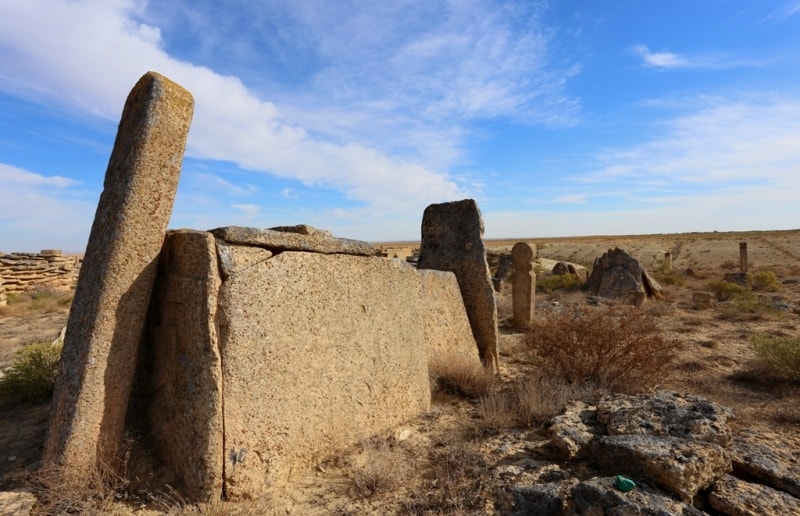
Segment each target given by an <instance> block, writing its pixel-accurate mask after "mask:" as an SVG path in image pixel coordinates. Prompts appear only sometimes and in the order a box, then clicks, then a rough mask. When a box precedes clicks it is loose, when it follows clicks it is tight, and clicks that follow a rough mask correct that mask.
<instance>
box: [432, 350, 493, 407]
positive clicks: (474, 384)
mask: <svg viewBox="0 0 800 516" xmlns="http://www.w3.org/2000/svg"><path fill="white" fill-rule="evenodd" d="M428 371H429V373H428V374H429V377H430V382H431V390H432V391H434V392H435V391H443V392H449V393H451V394H457V395H459V396H465V397H467V398H478V397H480V396H483V395H485V394H486V393H487V392H489V391H490V390H491V388H492V386H493V385H494V382H495V378H494V375H492V374H491V373H490V372H489V371H487V370H486V368H484V367H483V365H482V364H481V363H480V361H478V360H477V358H475V357H473V358H472V359H470V358H469V357H466V356H464V355H459V354H456V353H450V354H447V355H445V356H441V357H436V358H434V359H433V360H431V364H430V366H429V368H428Z"/></svg>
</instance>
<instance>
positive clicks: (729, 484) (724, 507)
mask: <svg viewBox="0 0 800 516" xmlns="http://www.w3.org/2000/svg"><path fill="white" fill-rule="evenodd" d="M708 501H709V503H710V504H711V507H712V508H714V509H716V510H718V511H720V513H722V514H729V515H731V516H761V515H763V514H800V500H799V499H797V498H795V497H794V496H792V495H790V494H788V493H784V492H783V491H778V490H777V489H772V488H771V487H767V486H762V485H759V484H751V483H750V482H745V481H743V480H739V479H738V478H736V477H734V476H731V475H725V476H724V477H722V478H721V479H719V480H718V481H717V482H716V483H715V484H714V487H713V488H712V489H711V492H710V493H709V495H708Z"/></svg>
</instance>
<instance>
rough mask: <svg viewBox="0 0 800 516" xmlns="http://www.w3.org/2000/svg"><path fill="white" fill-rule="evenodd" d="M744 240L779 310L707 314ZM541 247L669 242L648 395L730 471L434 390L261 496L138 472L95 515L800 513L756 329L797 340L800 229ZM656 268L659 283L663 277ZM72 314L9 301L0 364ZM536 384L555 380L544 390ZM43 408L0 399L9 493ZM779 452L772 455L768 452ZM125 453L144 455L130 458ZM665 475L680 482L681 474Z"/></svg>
mask: <svg viewBox="0 0 800 516" xmlns="http://www.w3.org/2000/svg"><path fill="white" fill-rule="evenodd" d="M742 241H746V242H747V243H748V252H749V257H750V268H751V270H755V271H758V270H771V271H773V272H774V273H775V274H776V275H777V276H778V278H779V280H780V282H781V285H780V290H779V291H778V292H774V293H763V294H762V296H763V298H764V304H765V306H766V305H769V307H770V308H769V309H768V310H763V311H758V312H748V311H743V310H741V309H739V308H737V307H734V306H732V305H731V304H730V303H719V304H717V305H716V306H713V307H711V308H707V309H698V308H697V307H696V304H695V303H694V302H693V300H692V296H693V294H694V293H695V292H698V291H703V290H705V289H706V286H707V284H708V282H709V281H710V280H713V279H721V278H722V277H723V276H724V274H725V273H729V272H736V271H737V270H738V266H739V242H742ZM513 243H514V241H511V240H509V241H507V242H498V241H495V242H488V245H489V246H490V248H492V249H494V250H498V251H501V250H503V249H504V248H505V247H508V249H510V246H511V245H513ZM535 243H537V246H538V249H539V255H540V256H541V257H543V258H546V259H551V260H565V261H570V262H574V263H577V264H580V265H584V266H587V267H590V266H591V265H592V262H593V261H594V259H595V258H597V257H598V256H600V255H601V254H602V253H603V252H605V251H606V250H608V249H609V248H613V247H620V248H622V249H624V250H626V251H628V252H629V253H631V254H632V255H634V256H635V257H636V258H638V259H639V260H641V261H642V262H643V263H644V265H645V266H646V267H647V268H648V270H650V271H651V272H652V271H657V270H658V269H659V268H660V267H661V265H662V264H663V259H664V253H665V252H667V251H669V252H670V253H671V255H672V261H673V269H674V271H675V272H676V275H677V276H679V277H680V278H681V279H680V283H673V284H667V283H666V282H664V283H662V287H663V290H664V298H663V299H661V300H657V301H649V302H647V303H645V305H644V306H643V307H642V308H641V310H644V311H647V312H648V313H650V314H652V315H653V316H655V318H656V319H657V321H658V323H659V325H660V327H661V328H662V329H663V331H664V332H666V333H667V334H668V335H670V336H672V337H675V338H676V339H677V341H678V344H677V352H678V358H677V360H676V361H675V362H674V364H673V365H672V366H671V368H670V369H669V370H668V371H666V372H664V373H663V375H662V376H661V377H660V378H658V379H657V380H658V381H657V382H655V384H654V385H655V386H654V387H652V388H650V389H648V393H650V394H654V393H660V394H657V395H656V398H655V399H661V401H662V403H661V406H664V405H670V403H667V402H665V401H664V399H666V398H664V397H667V398H668V399H670V400H673V402H672V405H673V406H676V407H677V406H683V407H685V406H695V409H691V410H699V411H700V412H702V413H703V415H704V416H706V417H707V416H714V417H712V418H711V420H712V423H713V424H716V425H717V426H718V428H717V432H718V433H719V434H721V435H723V437H722V438H719V439H716V438H714V439H710V440H706V441H703V442H712V441H713V442H714V443H715V446H718V447H721V449H722V450H723V451H722V452H720V453H722V454H723V455H725V454H727V455H725V456H728V457H733V459H732V464H733V466H735V468H734V469H733V470H732V471H731V473H733V475H728V474H723V473H724V472H723V470H724V469H725V467H724V465H723V466H718V467H717V469H716V470H714V468H711V470H712V471H711V472H709V471H708V470H704V469H703V468H701V467H699V466H698V467H695V466H692V465H693V464H695V462H697V461H695V462H693V461H692V457H698V456H703V455H702V453H700V452H697V451H696V450H694V451H686V452H685V454H684V459H685V460H684V459H681V460H683V463H684V464H685V467H683V468H682V469H681V468H678V470H680V471H679V473H678V474H675V475H672V476H670V475H669V474H667V473H664V472H663V471H661V472H658V471H656V472H652V471H649V472H648V471H647V469H646V468H643V467H634V466H632V464H636V461H634V460H633V459H631V458H630V457H632V455H624V454H626V453H633V452H630V451H629V449H630V448H631V447H627V448H624V449H623V448H620V449H616V448H614V449H613V451H612V452H608V451H606V452H605V455H603V453H604V452H603V450H607V449H610V448H609V447H610V446H611V445H612V444H613V445H614V446H617V445H619V446H621V445H620V443H619V442H616V443H612V442H604V444H597V443H600V442H601V441H602V440H603V439H604V438H607V437H608V436H609V435H610V434H612V433H614V431H611V430H609V427H608V420H606V422H605V423H603V424H602V425H600V426H599V427H597V426H595V427H591V428H589V429H588V430H587V429H583V434H582V435H584V437H585V442H583V441H581V442H583V445H581V444H580V443H579V444H576V445H575V446H576V448H575V449H576V451H575V453H573V454H572V456H570V453H569V452H568V451H566V450H568V449H569V446H567V445H565V444H564V443H563V442H562V441H560V440H559V439H553V438H552V437H553V435H555V434H557V432H556V431H555V429H556V428H558V425H557V424H556V421H554V420H552V419H551V420H550V422H546V423H535V424H532V425H520V424H518V423H515V422H509V421H501V420H498V418H499V419H502V417H501V415H498V414H493V413H491V412H487V409H486V407H487V404H486V402H485V401H486V400H484V401H483V402H481V401H480V400H478V399H475V398H471V397H469V396H464V395H461V394H456V393H452V392H449V391H447V390H441V391H437V392H436V393H435V395H434V400H433V401H434V402H433V407H432V410H431V411H430V412H429V413H428V414H425V415H424V416H422V417H420V418H418V419H416V420H414V421H410V422H408V424H406V425H402V426H400V427H398V428H394V429H391V430H390V431H387V432H385V433H383V434H381V435H378V436H375V437H374V438H373V439H371V440H369V441H367V442H364V443H362V444H361V445H359V446H357V447H354V448H353V449H351V450H347V451H345V452H343V453H342V454H340V455H339V456H336V457H320V461H319V463H318V464H317V466H316V468H315V469H314V470H313V471H305V472H297V473H296V474H295V476H294V477H293V478H292V479H290V481H287V482H286V484H285V485H282V486H276V488H275V490H274V492H272V493H271V494H270V496H268V497H265V498H264V499H260V500H249V501H237V502H220V503H219V504H215V505H214V506H212V507H199V508H198V507H194V508H192V507H185V506H183V504H182V503H181V500H180V497H179V496H177V495H176V494H175V493H174V492H170V491H166V492H156V491H155V490H153V489H149V488H147V487H146V486H145V485H144V484H137V483H135V482H134V483H131V484H120V485H118V486H117V487H118V489H117V491H116V493H115V494H114V495H112V497H111V498H112V500H111V502H108V501H105V502H104V503H105V505H103V509H102V511H100V512H103V511H105V512H108V510H109V507H111V508H113V511H116V512H118V513H120V514H125V513H128V514H130V513H150V514H154V513H186V514H191V513H195V514H197V513H203V514H256V513H258V514H270V513H272V514H303V515H305V514H341V515H346V514H515V513H519V514H525V513H543V514H545V513H547V512H546V511H545V509H547V507H550V508H551V509H553V512H551V513H552V514H557V513H559V511H560V510H561V507H562V505H563V506H564V507H566V506H568V504H571V505H569V507H570V508H571V509H570V510H572V511H573V513H575V514H585V513H586V512H585V511H586V510H587V508H588V507H589V506H599V505H600V504H603V503H605V504H614V503H627V504H629V507H628V509H629V510H633V509H631V507H632V505H630V504H635V503H639V504H641V507H649V509H647V510H650V511H651V512H647V510H643V509H641V508H640V509H639V510H640V511H642V510H643V511H644V512H640V513H642V514H681V513H683V514H692V512H691V511H694V510H700V511H705V512H707V513H709V514H764V512H763V511H764V510H766V509H764V507H767V508H769V507H771V508H772V509H769V511H768V512H767V513H774V514H781V513H786V514H788V513H791V508H792V507H796V506H792V505H791V504H792V503H797V499H796V498H793V497H792V496H791V495H789V494H787V492H788V493H792V494H793V495H794V496H798V493H797V492H796V491H792V490H793V489H797V486H798V485H800V483H798V479H799V478H800V385H798V384H793V383H791V382H789V383H787V382H775V381H771V380H769V379H767V378H765V377H764V376H763V375H761V374H760V369H759V368H758V366H757V361H756V355H755V353H754V351H753V349H752V347H751V345H750V338H751V336H752V335H754V334H756V333H766V334H771V335H780V336H792V337H800V313H799V312H800V231H792V232H751V233H737V234H728V233H708V234H682V235H651V236H646V237H644V236H641V237H583V238H575V239H549V240H544V239H542V240H537V241H535ZM653 275H654V277H655V278H656V279H657V280H658V279H659V274H658V273H657V272H653ZM498 301H499V303H498V306H499V309H500V315H501V320H502V324H501V334H502V335H501V362H502V366H501V373H500V376H499V379H498V381H499V382H500V383H501V384H502V383H505V384H511V383H513V382H515V381H517V380H519V379H520V378H525V377H527V376H534V375H536V374H537V367H539V366H538V363H537V361H536V360H535V359H532V357H531V356H530V354H529V353H528V352H527V351H526V349H525V347H524V346H523V345H522V334H521V333H519V332H518V331H516V330H514V329H512V328H511V327H510V326H508V324H507V317H508V315H509V313H508V309H509V302H508V299H505V298H502V297H501V298H500V299H499V300H498ZM588 304H589V303H587V299H586V296H585V295H583V294H582V293H580V292H575V293H569V294H565V293H560V292H553V293H548V294H546V293H541V292H540V293H539V294H538V297H537V313H538V314H540V315H542V316H545V315H546V314H547V313H549V312H550V311H552V310H554V309H560V308H561V307H571V306H577V305H583V306H586V305H588ZM66 315H67V314H66V311H65V310H61V311H53V312H49V313H40V312H30V313H23V314H13V313H11V312H10V311H6V312H5V313H3V312H2V311H0V367H4V366H6V365H7V364H8V363H9V361H10V359H11V357H13V353H14V351H15V350H16V349H18V348H19V347H20V346H21V345H22V344H24V343H26V342H31V341H39V340H52V338H55V337H56V336H57V335H58V333H59V331H60V329H61V327H62V326H63V325H64V324H65V321H66ZM541 390H542V391H547V390H548V387H547V386H545V385H543V386H542V389H541ZM687 395H696V396H700V397H701V398H702V399H703V400H709V402H710V403H711V405H709V406H713V409H708V410H705V409H703V410H701V409H700V408H697V407H701V408H702V407H705V406H706V405H703V403H705V402H697V403H695V405H692V403H688V402H683V401H675V400H684V401H685V400H686V399H694V398H687ZM659 396H660V397H661V398H658V397H659ZM650 399H651V400H652V399H653V398H652V397H651V398H650ZM603 403H605V405H603ZM609 403H610V402H609V401H606V402H601V403H596V404H594V405H592V404H590V405H587V406H586V407H582V408H577V409H576V407H575V406H573V407H572V411H573V413H577V414H580V413H581V412H582V411H583V412H585V415H586V417H588V418H589V420H591V418H592V417H594V418H595V419H596V418H597V416H596V413H597V412H598V410H605V413H606V414H607V413H610V412H613V411H612V410H611V409H609V408H608V405H609ZM643 403H644V404H645V405H646V403H647V402H643ZM698 403H699V405H698ZM489 406H491V404H489ZM602 407H605V409H602ZM559 409H560V408H559ZM727 409H730V413H729V412H728V410H727ZM576 410H577V412H575V411H576ZM687 410H689V413H691V410H690V409H687ZM47 411H48V406H47V405H46V404H44V405H38V406H25V405H8V404H7V405H4V406H3V407H2V413H1V414H2V415H0V453H2V456H0V479H2V480H0V489H3V490H12V489H24V488H25V487H26V486H27V487H29V486H30V481H29V479H27V478H26V477H25V475H24V473H25V471H29V470H32V469H34V468H35V467H36V465H37V461H38V454H39V453H40V452H41V446H42V442H43V439H44V431H45V427H46V419H47ZM684 412H685V411H684ZM648 413H655V411H654V410H649V412H648ZM722 414H724V416H723V415H722ZM573 419H575V418H573ZM577 419H578V420H580V417H578V418H577ZM665 419H669V420H676V419H680V418H679V417H677V416H674V415H672V416H664V417H662V418H661V419H660V421H663V420H665ZM689 420H691V421H695V423H694V426H693V427H692V429H691V431H690V430H685V428H684V430H681V431H680V432H683V433H684V434H686V433H687V432H688V433H689V434H691V432H700V431H702V429H700V430H698V425H699V427H703V424H699V423H697V421H699V420H700V419H699V418H695V417H690V418H689ZM712 423H709V425H712ZM576 424H577V423H576ZM590 426H591V425H590ZM653 426H654V424H653V423H652V422H651V423H648V424H642V423H640V424H639V426H638V427H636V431H634V432H633V433H634V434H637V435H640V437H638V438H637V439H644V437H641V435H642V434H644V435H646V434H647V432H645V431H643V430H641V428H645V427H646V428H649V429H650V430H652V427H653ZM655 426H657V425H655ZM690 426H691V425H690ZM598 428H599V429H598ZM671 428H672V427H671ZM676 428H677V427H676ZM579 430H580V429H579ZM676 432H677V433H680V432H678V431H677V430H669V431H663V432H661V434H663V435H661V436H660V437H665V435H666V436H668V437H669V436H671V438H676V439H677V437H676V435H675V434H676ZM651 433H652V432H651ZM656 433H658V432H656ZM568 435H571V434H569V433H568ZM578 435H581V432H578ZM620 435H621V436H622V437H619V436H616V437H615V438H616V440H617V441H626V440H630V439H631V438H630V437H626V436H625V433H624V432H621V433H620ZM692 435H693V434H692ZM683 437H686V435H683ZM647 439H649V438H647ZM715 439H716V440H715ZM700 440H701V441H702V439H700ZM579 441H580V440H579ZM743 443H744V444H743ZM747 443H750V445H751V446H753V447H756V446H757V445H758V446H762V445H763V446H764V447H766V448H765V449H766V450H768V451H763V450H762V452H763V453H762V454H761V455H758V456H757V455H754V454H753V453H752V450H751V452H750V453H748V452H747V451H746V450H745V448H744V447H745V446H746V445H747ZM663 447H664V446H662V448H663ZM657 448H658V446H656V449H657ZM665 449H666V450H667V452H665V453H673V452H674V450H680V449H682V448H681V445H680V443H677V442H670V444H669V445H667V446H666V447H665ZM704 449H705V448H704ZM587 450H588V451H587ZM598 450H600V451H598ZM737 450H738V451H737ZM717 451H719V450H717ZM771 452H774V453H775V454H777V455H770V453H771ZM651 453H655V452H652V450H651ZM704 453H705V452H704ZM595 455H598V456H599V457H595ZM609 455H610V456H612V457H619V456H623V455H624V456H626V457H629V459H626V460H625V461H620V462H619V465H620V467H619V468H616V469H618V471H615V468H614V460H606V459H603V458H602V457H603V456H609ZM662 456H663V455H662ZM717 457H718V459H719V454H718V455H717ZM736 457H739V459H738V463H737V462H736V461H737V459H736ZM759 457H760V458H759ZM131 460H132V461H133V462H135V457H134V458H132V459H131ZM720 460H723V459H719V460H717V462H715V461H714V460H711V459H708V458H706V459H704V460H703V461H700V462H702V463H703V464H706V465H708V464H712V465H713V464H718V463H719V461H720ZM781 460H785V461H786V462H785V463H784V464H783V467H784V471H783V473H782V478H783V479H784V480H783V482H784V484H783V486H782V487H781V485H774V484H775V483H776V482H772V485H770V482H768V481H767V480H763V478H762V479H761V480H759V479H758V477H759V475H760V474H761V473H759V471H760V470H758V469H757V468H756V469H752V468H751V469H747V465H748V464H754V463H758V462H759V461H761V462H764V461H766V462H768V463H769V462H770V461H771V462H772V463H773V464H778V463H779V462H780V461H781ZM645 462H647V461H645ZM649 462H651V463H654V464H658V463H659V459H658V458H657V457H656V458H655V459H653V458H652V457H651V460H650V461H649ZM678 462H680V461H678ZM723 462H724V460H723ZM736 464H738V465H736ZM662 469H664V468H662ZM666 469H670V468H666ZM672 469H673V470H675V468H672ZM762 469H764V468H762ZM676 471H677V470H676ZM687 471H689V472H691V475H690V474H687V473H686V472H687ZM616 474H627V475H629V476H631V477H633V478H634V480H635V482H636V487H635V488H634V489H633V490H632V491H630V492H628V493H623V492H622V491H620V490H619V489H615V488H613V487H612V484H613V482H614V477H615V475H616ZM664 475H666V476H664ZM703 475H705V476H703ZM709 476H714V477H715V482H714V483H713V484H711V485H706V482H705V481H704V480H703V479H707V478H709ZM717 477H718V478H717ZM665 478H667V479H674V478H683V479H684V480H685V482H684V483H681V482H677V481H674V480H665ZM687 479H688V480H687ZM675 482H677V483H675ZM744 482H748V483H744ZM759 482H760V483H759ZM778 484H780V482H778ZM787 484H788V487H787ZM770 489H773V490H775V489H777V490H778V491H777V492H773V491H769V490H770ZM695 490H697V491H698V493H694V492H693V491H695ZM731 492H735V493H740V494H741V493H751V492H752V493H753V495H752V497H751V498H752V499H761V500H762V501H763V500H766V501H767V503H772V504H774V505H766V506H762V507H761V509H759V508H757V507H756V508H754V507H752V506H748V505H747V503H749V502H747V500H744V501H742V500H739V501H738V502H735V503H738V505H735V504H734V505H730V504H728V501H729V500H731V498H732V497H731V496H730V495H729V494H726V493H731ZM784 495H785V496H788V497H789V498H784ZM65 496H66V495H65ZM115 498H116V499H117V500H114V499H115ZM615 500H616V502H615ZM715 500H716V501H715ZM0 503H2V502H0ZM731 503H734V502H731ZM109 504H110V505H109ZM536 504H539V505H536ZM541 504H544V505H541ZM548 504H550V505H548ZM726 504H728V505H726ZM781 504H784V505H781ZM787 504H788V505H787ZM693 505H694V507H693ZM787 507H789V508H790V509H789V512H787V509H786V508H787ZM659 510H660V511H661V512H657V511H659ZM748 511H749V512H748ZM0 512H3V511H2V510H0ZM630 513H633V512H630Z"/></svg>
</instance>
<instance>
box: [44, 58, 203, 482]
mask: <svg viewBox="0 0 800 516" xmlns="http://www.w3.org/2000/svg"><path fill="white" fill-rule="evenodd" d="M193 110H194V100H193V99H192V96H191V94H190V93H189V92H188V91H186V90H184V89H183V88H182V87H180V86H179V85H177V84H175V83H174V82H172V81H170V80H169V79H167V78H165V77H163V76H161V75H159V74H157V73H154V72H148V73H146V74H145V75H144V76H142V78H141V79H140V80H139V82H137V83H136V85H135V86H134V87H133V89H132V90H131V92H130V94H129V95H128V99H127V101H126V102H125V107H124V110H123V112H122V118H121V120H120V124H119V128H118V130H117V137H116V140H115V142H114V149H113V151H112V153H111V158H110V160H109V163H108V170H107V171H106V176H105V181H104V184H103V192H102V194H101V195H100V201H99V203H98V206H97V212H96V213H95V219H94V223H93V224H92V230H91V234H90V236H89V242H88V245H87V248H86V253H85V257H84V262H83V267H82V268H81V273H80V277H79V279H78V284H77V287H76V290H75V297H74V300H73V304H72V310H71V312H70V316H69V321H68V323H67V332H66V336H65V342H64V351H63V352H62V358H61V366H60V369H59V373H58V379H57V382H56V389H55V394H54V399H53V412H52V416H51V421H50V431H49V434H48V438H47V442H46V444H45V450H44V455H43V465H44V467H57V468H63V474H65V475H67V474H68V475H70V476H71V477H74V478H76V479H81V478H85V477H83V475H86V474H89V473H91V472H92V470H93V469H95V468H98V467H101V468H106V467H113V466H114V465H115V459H116V456H117V453H118V450H119V447H120V444H121V441H122V436H123V429H124V423H125V413H126V410H127V407H128V399H129V397H130V392H131V385H132V381H133V378H134V373H135V371H134V369H135V367H136V361H137V354H138V349H139V345H140V341H141V339H142V332H143V328H144V324H145V318H146V314H147V309H148V304H149V302H150V296H151V293H152V290H153V282H154V279H155V274H156V267H157V262H158V256H159V252H160V251H161V246H162V244H163V241H164V233H165V231H166V228H167V224H168V223H169V219H170V216H171V213H172V206H173V202H174V200H175V193H176V190H177V186H178V178H179V176H180V168H181V162H182V159H183V153H184V150H185V146H186V138H187V135H188V132H189V125H190V123H191V119H192V114H193Z"/></svg>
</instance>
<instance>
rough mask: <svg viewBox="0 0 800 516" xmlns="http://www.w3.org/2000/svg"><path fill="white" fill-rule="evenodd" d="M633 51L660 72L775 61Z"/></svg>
mask: <svg viewBox="0 0 800 516" xmlns="http://www.w3.org/2000/svg"><path fill="white" fill-rule="evenodd" d="M631 50H632V51H633V53H634V54H636V55H638V56H639V57H641V58H642V63H643V64H644V66H646V67H649V68H658V69H660V70H668V69H677V68H696V69H707V70H722V69H726V68H739V67H758V66H763V65H765V64H768V63H770V62H771V61H773V59H734V58H730V57H727V56H723V55H700V56H685V55H680V54H675V53H673V52H652V51H651V50H650V49H649V48H648V47H647V46H646V45H635V46H634V47H633V48H632V49H631Z"/></svg>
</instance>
